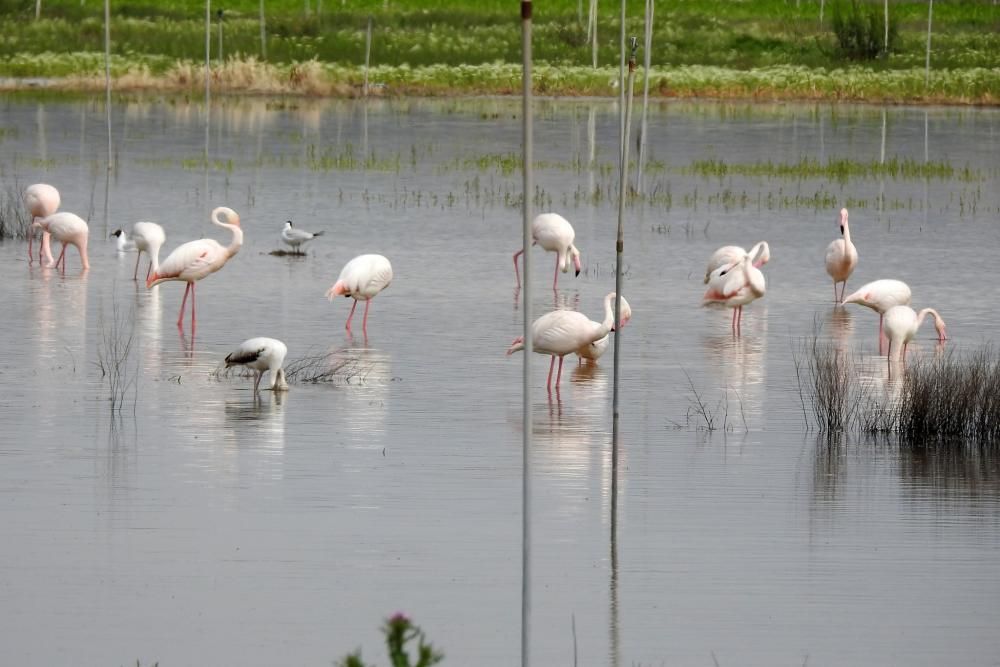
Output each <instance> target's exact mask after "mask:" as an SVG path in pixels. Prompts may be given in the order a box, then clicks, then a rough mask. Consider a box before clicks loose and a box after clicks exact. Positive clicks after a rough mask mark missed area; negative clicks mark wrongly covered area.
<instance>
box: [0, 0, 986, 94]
mask: <svg viewBox="0 0 1000 667" xmlns="http://www.w3.org/2000/svg"><path fill="white" fill-rule="evenodd" d="M844 2H845V0H840V3H841V4H843V3H844ZM850 2H852V3H853V4H850V3H848V4H847V5H845V6H846V7H852V8H854V7H856V8H857V11H856V12H854V13H852V11H853V10H851V11H848V10H847V9H845V10H843V11H840V10H837V9H836V8H837V6H838V5H837V4H836V3H826V4H827V15H826V16H825V17H824V18H823V19H822V20H821V18H820V3H819V2H817V1H815V0H803V1H802V2H788V1H787V0H746V1H743V2H729V1H728V0H708V1H706V2H697V3H669V4H668V5H666V6H665V7H664V8H662V9H659V10H658V11H657V21H656V24H655V26H654V30H653V49H652V52H651V58H652V69H651V77H652V78H651V81H650V87H651V91H652V93H653V94H654V95H658V96H680V97H688V96H713V97H749V98H767V99H783V98H809V99H848V100H856V99H863V100H873V101H880V100H894V101H895V100H906V101H911V102H957V103H980V104H992V103H996V102H997V96H998V94H1000V92H998V91H1000V69H998V68H1000V31H998V30H997V26H998V25H1000V6H997V5H995V4H994V3H993V2H992V1H991V0H962V1H957V0H955V1H949V0H938V2H937V3H935V9H934V25H935V33H934V40H933V52H932V60H931V68H932V76H931V80H930V82H929V83H928V84H927V85H926V86H925V81H924V69H923V65H924V47H925V43H926V38H925V31H926V19H927V17H926V3H925V2H923V1H922V0H920V1H918V0H898V1H895V2H893V3H892V12H891V14H890V37H891V40H894V43H892V44H890V51H889V53H887V54H886V53H881V52H880V57H879V58H878V59H877V60H868V61H866V62H867V63H868V64H866V65H865V66H860V65H858V64H857V61H858V59H859V58H860V57H861V56H860V55H859V53H858V50H859V49H860V50H861V51H864V52H866V53H867V52H869V51H870V50H871V49H872V48H876V47H875V46H873V44H875V43H876V42H877V43H878V44H877V45H876V46H877V48H879V49H881V41H880V40H881V39H882V36H881V25H882V24H881V23H879V22H880V21H882V18H881V17H882V14H881V12H880V11H876V10H875V7H874V6H873V4H872V2H870V1H869V0H850ZM29 5H32V6H29ZM33 5H34V3H27V2H23V1H22V2H17V1H15V0H0V28H2V29H3V34H4V35H6V37H5V38H4V39H3V40H0V76H8V77H60V78H65V77H68V78H66V80H65V81H62V82H60V85H61V86H64V87H69V88H86V87H89V86H98V85H103V79H102V77H103V41H102V40H103V25H102V18H101V12H100V7H99V3H94V2H87V3H80V2H79V0H44V1H43V2H42V13H41V18H40V19H39V20H37V21H33V20H30V19H31V18H32V17H33V16H32V10H33ZM629 5H630V7H629V11H628V15H629V18H628V19H627V21H628V22H627V26H626V28H627V30H628V31H629V32H631V33H633V34H641V32H642V14H643V11H642V6H641V3H640V2H638V1H637V0H631V1H630V3H629ZM877 5H878V7H881V3H880V2H879V3H877ZM310 7H311V9H310V10H309V11H307V10H306V9H307V8H310ZM258 8H259V5H258V2H257V1H256V0H233V1H232V2H227V3H226V5H225V7H224V14H223V18H222V19H221V21H220V20H217V21H216V25H214V26H213V39H212V57H213V59H214V60H215V63H216V70H215V71H214V72H213V79H214V80H215V83H216V84H217V85H218V86H219V87H220V88H222V89H224V90H228V91H241V92H242V91H248V92H279V93H286V92H287V93H299V94H314V95H340V96H346V95H355V94H359V93H360V87H361V85H362V82H363V80H364V69H365V68H364V63H365V44H366V37H367V35H366V29H367V25H368V21H369V18H371V19H372V21H373V37H372V43H371V63H372V69H371V71H370V73H369V77H370V78H369V80H370V81H373V82H375V83H376V84H377V85H378V87H377V88H376V90H377V91H379V92H381V94H392V95H403V94H422V95H434V94H456V93H473V94H480V93H489V94H495V93H498V94H506V93H516V92H517V91H518V90H519V86H520V84H519V81H520V31H519V30H517V29H516V21H517V16H516V8H514V7H513V6H511V5H510V4H509V3H504V2H501V1H500V0H486V1H484V2H476V3H469V2H462V1H460V0H442V1H441V2H433V3H432V2H429V1H428V0H395V1H394V2H391V3H389V2H385V3H383V2H376V1H374V0H372V1H369V2H352V3H337V2H328V3H319V2H317V3H308V2H307V3H305V4H303V3H302V2H299V1H298V0H294V1H293V0H269V2H267V3H266V11H267V15H266V21H265V26H266V31H267V39H266V50H265V49H264V48H262V44H261V40H260V23H259V19H258ZM581 8H582V4H581V3H578V2H575V1H573V0H556V1H555V2H552V3H545V5H544V6H540V7H538V8H537V9H536V13H535V19H534V20H535V29H534V33H535V37H534V46H533V51H534V56H535V61H536V65H537V67H538V69H537V70H536V73H535V82H536V86H537V90H538V92H539V93H540V94H550V95H614V94H617V93H616V91H615V89H614V87H613V82H614V81H615V80H616V79H617V66H618V48H619V45H618V34H619V27H620V18H619V9H618V7H617V6H613V5H599V8H598V22H597V24H598V30H597V60H596V62H597V64H598V66H597V67H596V68H595V67H592V66H591V65H592V63H591V59H592V53H591V43H590V41H589V40H588V36H587V30H586V24H587V16H586V15H585V12H583V11H582V9H581ZM113 11H114V12H115V15H114V17H113V19H112V25H111V35H112V50H113V56H114V57H113V62H112V71H113V74H114V76H115V78H116V87H118V88H125V89H141V88H156V89H163V88H166V89H183V90H197V89H198V88H199V86H200V77H201V76H203V75H202V64H203V61H204V55H205V27H204V23H203V21H204V4H203V3H201V2H196V1H194V0H165V1H164V2H158V3H150V2H146V1H143V0H123V1H122V2H116V3H113ZM855 14H856V16H855ZM871 17H875V18H871ZM835 22H839V23H837V24H836V25H834V23H835ZM838 25H839V26H840V30H839V32H836V33H835V30H834V28H835V27H837V26H838ZM897 28H898V33H897V32H896V29H897ZM219 30H221V34H222V35H223V38H222V40H221V41H222V44H221V45H220V43H219ZM875 33H879V34H875ZM897 35H898V37H897ZM876 38H877V39H876ZM859 42H860V43H862V44H860V45H859V44H858V43H859ZM852 45H853V46H852ZM865 57H867V56H865ZM8 85H23V84H21V83H19V82H14V83H13V84H8Z"/></svg>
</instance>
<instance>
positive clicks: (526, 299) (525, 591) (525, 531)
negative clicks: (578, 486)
mask: <svg viewBox="0 0 1000 667" xmlns="http://www.w3.org/2000/svg"><path fill="white" fill-rule="evenodd" d="M521 45H522V51H523V55H524V74H523V76H522V91H521V101H522V105H523V106H522V108H521V116H522V121H523V126H524V156H523V161H524V167H523V169H522V173H523V174H524V186H523V187H524V201H523V203H522V207H523V214H524V217H523V220H522V238H521V247H522V250H523V251H524V252H523V254H522V255H521V257H523V265H524V282H523V285H524V292H523V301H522V304H523V307H522V312H523V313H524V334H523V335H524V360H523V361H524V364H523V371H522V372H523V374H524V377H523V385H524V386H523V387H522V396H523V402H522V404H521V421H522V433H521V439H522V445H521V457H522V466H523V473H522V482H521V667H528V665H529V664H531V661H530V653H531V652H530V641H529V640H530V633H529V629H530V625H531V624H530V621H531V353H532V341H531V252H530V249H531V193H532V191H533V186H532V174H531V162H532V146H531V113H532V110H531V0H521Z"/></svg>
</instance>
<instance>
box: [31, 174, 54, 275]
mask: <svg viewBox="0 0 1000 667" xmlns="http://www.w3.org/2000/svg"><path fill="white" fill-rule="evenodd" d="M59 204H60V198H59V191H58V190H56V189H55V188H54V187H53V186H51V185H49V184H48V183H35V184H34V185H29V186H28V187H27V188H25V189H24V207H25V208H26V209H28V213H29V214H30V215H31V225H32V226H29V227H28V263H29V264H31V263H32V262H33V261H34V257H33V254H34V252H33V251H34V241H35V228H34V226H33V225H34V223H35V220H36V219H38V218H47V217H49V216H50V215H52V214H53V213H55V212H56V211H58V210H59ZM43 258H44V259H45V262H46V264H51V263H52V250H51V249H50V241H49V233H48V232H47V231H45V230H44V229H43V230H42V243H41V249H40V250H39V252H38V261H39V262H40V261H42V259H43Z"/></svg>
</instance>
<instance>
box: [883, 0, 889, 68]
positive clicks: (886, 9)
mask: <svg viewBox="0 0 1000 667" xmlns="http://www.w3.org/2000/svg"><path fill="white" fill-rule="evenodd" d="M884 5H885V55H887V56H888V55H889V0H885V3H884Z"/></svg>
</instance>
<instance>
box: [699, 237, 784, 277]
mask: <svg viewBox="0 0 1000 667" xmlns="http://www.w3.org/2000/svg"><path fill="white" fill-rule="evenodd" d="M743 255H750V261H751V262H753V265H754V267H755V268H758V269H759V268H760V267H762V266H764V265H765V264H767V263H768V262H769V261H771V247H770V246H769V245H767V241H761V242H760V243H758V244H757V245H755V246H754V247H753V248H751V249H750V252H747V251H746V250H744V249H743V248H741V247H739V246H738V245H725V246H722V247H721V248H719V249H718V250H716V251H715V252H713V253H712V256H711V257H710V258H709V259H708V268H707V269H705V284H706V285H707V284H708V281H709V280H710V279H711V277H712V272H713V271H715V270H716V269H718V268H719V267H721V266H725V265H726V264H735V263H736V262H738V261H740V260H741V259H743Z"/></svg>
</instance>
